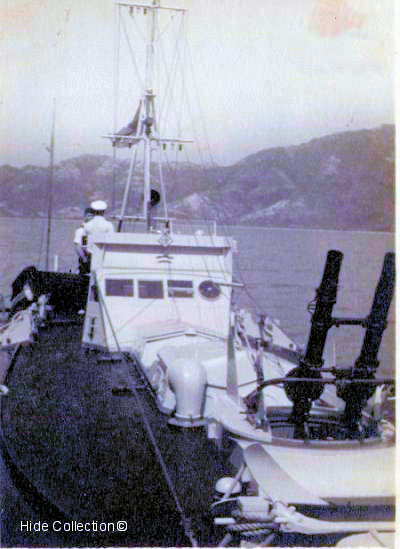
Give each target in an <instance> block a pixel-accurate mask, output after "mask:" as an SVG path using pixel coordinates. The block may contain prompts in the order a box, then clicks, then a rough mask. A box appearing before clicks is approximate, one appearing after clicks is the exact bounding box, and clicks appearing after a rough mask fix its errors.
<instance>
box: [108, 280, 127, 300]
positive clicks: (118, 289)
mask: <svg viewBox="0 0 400 549" xmlns="http://www.w3.org/2000/svg"><path fill="white" fill-rule="evenodd" d="M106 295H109V296H119V297H132V296H133V280H130V279H126V278H125V279H124V278H121V279H119V278H106Z"/></svg>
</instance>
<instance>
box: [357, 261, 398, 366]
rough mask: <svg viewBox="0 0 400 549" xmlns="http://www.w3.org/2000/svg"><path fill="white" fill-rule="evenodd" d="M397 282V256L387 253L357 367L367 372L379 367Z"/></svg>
mask: <svg viewBox="0 0 400 549" xmlns="http://www.w3.org/2000/svg"><path fill="white" fill-rule="evenodd" d="M394 280H395V255H394V253H387V254H386V255H385V259H384V262H383V266H382V272H381V276H380V279H379V282H378V284H377V287H376V290H375V296H374V300H373V302H372V306H371V311H370V314H369V316H368V320H367V328H366V331H365V336H364V341H363V344H362V347H361V352H360V356H359V357H358V359H357V360H356V363H355V367H356V368H357V369H358V370H362V371H365V372H368V371H375V370H376V369H377V367H378V365H379V362H378V352H379V347H380V344H381V342H382V336H383V332H384V331H385V328H386V323H387V317H388V314H389V307H390V303H391V301H392V297H393V291H394Z"/></svg>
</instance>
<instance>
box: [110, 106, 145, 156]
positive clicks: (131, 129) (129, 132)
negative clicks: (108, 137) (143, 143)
mask: <svg viewBox="0 0 400 549" xmlns="http://www.w3.org/2000/svg"><path fill="white" fill-rule="evenodd" d="M141 108H142V102H141V101H140V102H139V106H138V108H137V110H136V113H135V116H134V118H133V120H132V121H131V122H129V124H128V125H127V126H124V127H123V128H121V129H120V130H119V131H117V132H116V134H115V135H120V136H121V137H131V136H132V137H135V136H137V130H138V125H139V116H140V111H141ZM138 141H139V139H136V140H127V139H118V137H116V138H115V146H116V147H118V148H123V147H129V146H131V145H136V143H137V142H138Z"/></svg>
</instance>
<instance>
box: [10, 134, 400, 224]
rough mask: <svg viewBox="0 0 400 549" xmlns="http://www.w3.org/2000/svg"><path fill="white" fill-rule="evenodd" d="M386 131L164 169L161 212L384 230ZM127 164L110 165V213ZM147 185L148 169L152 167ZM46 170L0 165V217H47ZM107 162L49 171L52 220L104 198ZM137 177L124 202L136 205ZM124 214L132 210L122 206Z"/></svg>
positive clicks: (93, 158)
mask: <svg viewBox="0 0 400 549" xmlns="http://www.w3.org/2000/svg"><path fill="white" fill-rule="evenodd" d="M394 164H395V129H394V126H393V125H387V124H386V125H383V126H380V127H379V128H374V129H369V130H357V131H347V132H340V133H335V134H331V135H327V136H324V137H321V138H315V139H312V140H310V141H309V142H307V143H302V144H300V145H291V146H288V147H275V148H271V149H264V150H261V151H258V152H256V153H254V154H251V155H249V156H247V157H245V158H243V159H241V160H239V161H238V162H236V163H235V164H232V165H231V166H226V167H222V166H216V165H211V166H208V167H207V168H202V167H201V166H199V165H197V164H193V163H188V162H184V163H182V164H180V163H171V164H169V165H167V164H165V165H164V177H165V186H166V193H167V196H168V200H169V204H170V211H171V212H173V215H174V217H178V218H191V219H198V218H202V219H203V218H207V219H215V220H217V221H219V222H223V223H227V224H239V225H240V224H246V225H262V226H274V227H292V228H310V229H337V230H373V231H374V230H375V231H393V230H394V213H395V212H394V173H395V170H394ZM128 170H129V160H126V159H124V160H120V161H118V163H117V165H116V170H115V178H116V187H115V189H116V192H115V199H116V202H115V204H116V207H115V213H117V212H119V207H120V204H121V202H122V197H123V190H124V187H125V181H126V177H127V174H128ZM152 171H153V172H154V176H155V181H156V183H155V188H159V184H158V166H156V165H155V164H154V165H152ZM48 174H49V169H48V168H47V167H40V166H34V165H32V164H29V165H26V166H24V167H23V168H15V167H13V166H10V165H7V164H6V165H3V166H0V215H1V216H7V215H9V216H26V217H33V216H39V217H41V216H45V215H47V197H46V194H47V186H48ZM112 181H113V166H112V158H111V157H109V156H106V155H94V154H90V155H80V156H77V157H73V158H70V159H67V160H63V161H61V162H59V163H58V164H56V165H55V167H54V199H53V202H54V217H79V216H80V215H81V214H80V212H82V209H83V208H84V207H85V206H86V205H87V204H88V203H89V202H90V201H91V200H94V199H96V198H103V199H105V200H107V202H108V203H109V204H110V203H111V202H112V194H113V193H112ZM141 192H142V190H141V185H140V173H139V171H138V170H136V171H135V173H134V177H133V184H132V191H131V196H130V204H132V205H136V206H138V207H139V208H140V201H141ZM128 213H129V214H134V213H137V208H135V207H134V206H131V207H130V210H129V212H128Z"/></svg>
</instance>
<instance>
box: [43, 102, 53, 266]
mask: <svg viewBox="0 0 400 549" xmlns="http://www.w3.org/2000/svg"><path fill="white" fill-rule="evenodd" d="M55 127H56V100H55V99H54V102H53V117H52V122H51V136H50V147H46V148H47V150H48V152H49V154H50V165H49V178H48V182H47V196H48V203H47V239H46V265H45V268H46V271H48V270H49V252H50V238H51V217H52V209H53V179H54V134H55Z"/></svg>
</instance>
